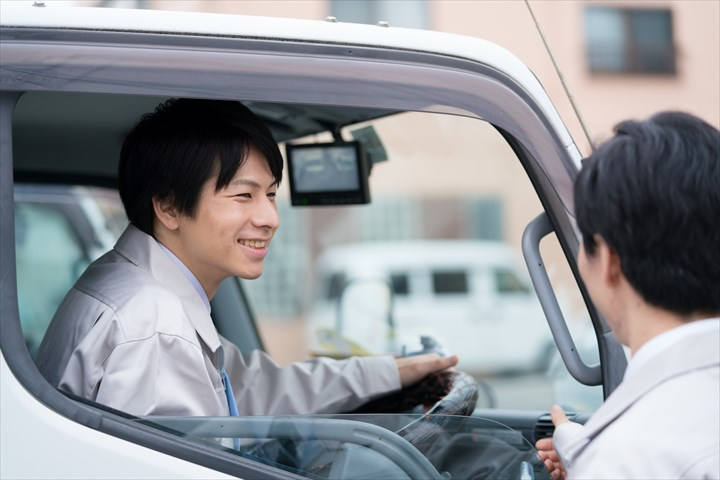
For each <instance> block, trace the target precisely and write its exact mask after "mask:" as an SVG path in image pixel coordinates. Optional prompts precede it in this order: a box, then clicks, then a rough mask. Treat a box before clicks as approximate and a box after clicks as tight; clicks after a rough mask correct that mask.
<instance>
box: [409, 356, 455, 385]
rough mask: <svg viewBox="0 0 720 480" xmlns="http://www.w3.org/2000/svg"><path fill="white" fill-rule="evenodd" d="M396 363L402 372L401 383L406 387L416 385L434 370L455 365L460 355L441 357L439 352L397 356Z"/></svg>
mask: <svg viewBox="0 0 720 480" xmlns="http://www.w3.org/2000/svg"><path fill="white" fill-rule="evenodd" d="M395 363H396V364H397V368H398V372H399V373H400V384H401V385H402V387H403V388H405V387H409V386H410V385H415V384H416V383H417V382H419V381H420V380H422V379H423V378H425V377H426V376H427V375H429V374H431V373H433V372H438V371H440V370H446V369H448V368H452V367H454V366H455V365H457V363H458V357H457V355H452V356H450V357H441V356H440V355H438V354H437V353H426V354H423V355H413V356H411V357H400V358H396V359H395Z"/></svg>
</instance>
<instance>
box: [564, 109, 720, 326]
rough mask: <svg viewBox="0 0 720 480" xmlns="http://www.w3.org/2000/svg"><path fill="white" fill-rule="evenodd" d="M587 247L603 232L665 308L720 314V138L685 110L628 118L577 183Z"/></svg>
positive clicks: (638, 285)
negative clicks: (683, 111) (636, 118)
mask: <svg viewBox="0 0 720 480" xmlns="http://www.w3.org/2000/svg"><path fill="white" fill-rule="evenodd" d="M575 212H576V215H577V223H578V227H579V229H580V232H581V234H582V239H583V245H584V247H585V250H586V252H587V253H588V254H589V255H592V254H593V253H594V249H595V246H596V245H595V241H594V240H593V235H595V234H598V235H600V236H601V237H602V238H603V239H604V240H605V242H607V244H608V245H609V246H610V248H612V249H613V250H614V251H616V252H617V254H618V255H619V257H620V261H621V266H622V270H623V273H624V275H625V277H626V278H627V279H628V281H629V282H630V284H631V285H632V286H633V287H634V288H635V290H636V291H637V292H638V293H639V294H640V295H641V296H642V297H643V299H644V300H645V301H646V302H647V303H649V304H651V305H654V306H656V307H660V308H663V309H665V310H669V311H671V312H674V313H677V314H681V315H687V314H691V313H707V314H717V313H719V312H720V132H719V131H718V130H717V129H716V128H714V127H712V126H711V125H709V124H707V123H706V122H704V121H702V120H700V119H699V118H697V117H694V116H692V115H689V114H685V113H678V112H663V113H658V114H656V115H654V116H653V117H651V118H649V119H648V120H644V121H625V122H622V123H620V124H618V125H617V126H616V127H615V136H614V137H612V138H611V139H610V140H608V141H607V142H605V143H604V144H603V145H601V146H600V147H599V148H598V150H597V151H596V152H594V153H593V154H592V155H591V156H590V157H588V158H587V159H585V160H584V162H583V168H582V170H581V172H580V174H579V176H578V178H577V180H576V183H575Z"/></svg>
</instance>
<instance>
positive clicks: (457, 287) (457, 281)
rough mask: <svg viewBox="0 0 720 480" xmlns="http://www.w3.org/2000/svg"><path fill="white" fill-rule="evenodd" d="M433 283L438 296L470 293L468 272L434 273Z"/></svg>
mask: <svg viewBox="0 0 720 480" xmlns="http://www.w3.org/2000/svg"><path fill="white" fill-rule="evenodd" d="M432 282H433V292H434V293H435V294H436V295H452V294H458V293H467V292H468V281H467V272H433V274H432Z"/></svg>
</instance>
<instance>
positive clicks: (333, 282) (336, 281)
mask: <svg viewBox="0 0 720 480" xmlns="http://www.w3.org/2000/svg"><path fill="white" fill-rule="evenodd" d="M344 286H345V274H344V273H333V274H332V275H330V278H328V280H327V290H326V292H327V293H326V297H325V298H327V299H328V300H335V299H337V298H340V294H341V293H342V289H343V287H344Z"/></svg>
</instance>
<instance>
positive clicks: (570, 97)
mask: <svg viewBox="0 0 720 480" xmlns="http://www.w3.org/2000/svg"><path fill="white" fill-rule="evenodd" d="M525 5H527V8H528V11H529V12H530V16H531V17H532V19H533V22H535V28H536V29H537V31H538V33H539V34H540V38H541V39H542V42H543V45H545V50H547V53H548V55H550V60H552V63H553V66H554V67H555V71H556V72H557V74H558V77H560V83H561V84H562V86H563V89H564V90H565V94H566V95H567V97H568V100H570V105H572V108H573V111H574V112H575V115H576V116H577V119H578V121H579V122H580V126H581V127H582V129H583V133H584V134H585V138H586V139H587V141H588V142H589V143H590V149H591V150H592V151H593V152H594V151H595V143H594V142H593V141H592V138H591V137H590V132H589V131H588V128H587V125H586V124H585V120H583V117H582V115H581V114H580V109H579V108H578V106H577V104H576V103H575V97H573V95H572V93H570V88H568V85H567V82H566V81H565V77H564V76H563V74H562V71H560V67H559V66H558V64H557V62H556V61H555V56H554V55H553V53H552V51H551V50H550V46H549V45H548V43H547V40H545V35H543V32H542V29H541V28H540V24H539V23H538V21H537V18H535V13H533V10H532V7H530V1H529V0H525Z"/></svg>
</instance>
